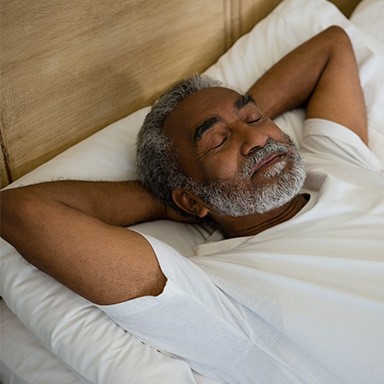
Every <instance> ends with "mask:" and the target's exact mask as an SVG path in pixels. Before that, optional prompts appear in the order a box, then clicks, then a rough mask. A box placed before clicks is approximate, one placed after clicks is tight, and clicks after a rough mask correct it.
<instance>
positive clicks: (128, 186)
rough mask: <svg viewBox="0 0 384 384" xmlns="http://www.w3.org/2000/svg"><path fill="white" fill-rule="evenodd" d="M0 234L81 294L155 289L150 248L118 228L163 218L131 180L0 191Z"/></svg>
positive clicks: (159, 281) (115, 298)
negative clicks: (0, 204)
mask: <svg viewBox="0 0 384 384" xmlns="http://www.w3.org/2000/svg"><path fill="white" fill-rule="evenodd" d="M1 202H2V207H1V208H2V209H1V224H2V227H1V229H2V237H3V238H4V239H5V240H7V241H8V242H9V243H11V244H12V245H13V246H14V247H15V248H16V249H17V250H18V251H19V252H20V253H21V254H22V255H23V256H24V257H25V258H26V259H27V260H28V261H29V262H31V263H32V264H34V265H35V266H36V267H37V268H39V269H41V270H42V271H44V272H46V273H47V274H49V275H50V276H52V277H53V278H55V279H56V280H58V281H60V282H61V283H62V284H63V285H65V286H67V287H68V288H70V289H71V290H73V291H75V292H77V293H78V294H80V295H82V296H83V297H85V298H87V299H89V300H90V301H93V302H95V303H98V304H112V303H117V302H121V301H125V300H128V299H132V298H135V297H139V296H144V295H158V294H160V293H161V292H162V290H163V288H164V285H165V282H166V278H165V276H164V275H163V273H162V271H161V269H160V266H159V265H158V262H157V258H156V256H155V254H154V251H153V249H152V248H151V246H150V244H149V243H148V242H147V240H146V239H145V238H144V237H143V236H141V235H140V234H138V233H136V232H134V231H130V230H128V229H126V228H123V226H126V225H130V224H135V223H138V222H142V221H149V220H155V219H160V218H164V216H165V215H166V211H165V208H164V206H163V205H162V204H161V203H160V202H159V201H158V200H156V199H155V198H154V197H153V196H152V195H151V194H150V193H149V192H148V191H147V190H146V189H145V188H144V187H143V186H142V184H141V183H139V182H137V181H132V182H83V181H60V182H51V183H43V184H36V185H32V186H28V187H22V188H14V189H8V190H5V191H2V192H1Z"/></svg>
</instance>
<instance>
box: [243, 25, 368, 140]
mask: <svg viewBox="0 0 384 384" xmlns="http://www.w3.org/2000/svg"><path fill="white" fill-rule="evenodd" d="M261 54H262V53H261ZM248 93H249V94H250V95H251V96H253V98H254V99H255V100H256V103H257V105H258V107H259V108H260V110H261V111H262V112H263V113H264V114H265V115H267V116H268V117H270V118H272V119H273V118H275V117H277V116H278V115H280V114H282V113H283V112H286V111H288V110H290V109H294V108H297V107H306V112H307V118H322V119H327V120H331V121H334V122H336V123H339V124H341V125H343V126H345V127H347V128H349V129H350V130H352V131H354V132H355V133H356V134H357V135H359V136H360V138H361V139H362V140H363V141H364V142H365V143H367V117H366V109H365V102H364V96H363V91H362V88H361V85H360V80H359V73H358V67H357V64H356V59H355V56H354V52H353V48H352V45H351V42H350V39H349V37H348V35H347V34H346V33H345V31H344V30H343V29H341V28H340V27H336V26H333V27H330V28H328V29H326V30H324V31H323V32H321V33H320V34H318V35H316V36H314V37H313V38H311V39H310V40H308V41H306V42H305V43H303V44H301V45H300V46H299V47H297V48H296V49H294V50H293V51H291V52H290V53H288V54H287V55H286V56H285V57H283V58H282V59H281V60H280V61H279V62H277V63H276V64H275V65H274V66H272V67H271V68H270V69H269V70H268V71H267V72H266V73H265V74H264V75H263V76H261V77H260V78H259V79H258V80H257V81H256V82H255V84H254V85H253V86H252V87H251V89H250V90H249V91H248Z"/></svg>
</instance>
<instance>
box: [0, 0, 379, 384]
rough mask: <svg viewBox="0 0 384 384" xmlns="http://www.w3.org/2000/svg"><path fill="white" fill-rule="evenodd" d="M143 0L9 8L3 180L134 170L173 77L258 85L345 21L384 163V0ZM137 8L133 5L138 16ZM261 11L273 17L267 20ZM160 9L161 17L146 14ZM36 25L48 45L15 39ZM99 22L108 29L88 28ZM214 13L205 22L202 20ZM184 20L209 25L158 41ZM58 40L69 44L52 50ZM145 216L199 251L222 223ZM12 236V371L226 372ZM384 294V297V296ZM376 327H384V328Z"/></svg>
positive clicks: (192, 378)
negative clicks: (173, 350) (87, 294)
mask: <svg viewBox="0 0 384 384" xmlns="http://www.w3.org/2000/svg"><path fill="white" fill-rule="evenodd" d="M138 3H139V2H137V3H135V2H125V3H124V2H123V3H119V4H118V5H113V6H107V5H106V4H104V5H100V6H102V9H101V10H99V11H100V12H104V13H105V14H107V15H109V16H110V17H111V18H113V20H114V23H113V24H108V25H106V23H107V22H108V18H101V17H100V13H98V12H96V11H93V10H92V5H91V2H86V1H85V2H84V3H83V5H82V7H84V8H82V11H83V13H80V14H77V15H76V17H74V16H75V14H74V13H73V11H71V10H70V9H69V7H68V6H60V5H59V2H55V1H54V2H52V4H54V5H55V8H54V11H55V12H51V10H52V8H49V6H48V4H47V2H45V1H37V2H33V4H32V3H31V4H27V3H25V4H24V3H20V4H19V5H18V6H14V7H12V6H4V7H2V16H1V17H2V18H4V23H2V24H3V25H4V26H3V27H2V28H4V31H5V32H8V34H9V31H10V30H12V28H11V26H12V25H13V24H12V23H14V32H15V33H14V35H15V36H12V39H11V41H8V42H7V43H6V44H5V45H4V47H5V52H6V53H5V54H4V59H3V62H2V71H3V74H4V76H3V81H4V80H8V81H9V83H10V84H12V87H14V88H11V87H10V86H9V87H8V86H7V84H5V86H4V92H3V96H2V97H3V101H2V116H3V119H2V131H1V134H2V136H1V138H2V139H1V144H2V183H3V185H6V184H8V183H10V186H16V185H26V184H30V183H34V182H39V181H44V180H57V179H67V178H74V179H84V180H126V179H133V178H135V142H136V135H137V132H138V129H139V128H140V125H141V123H142V121H143V119H144V116H145V114H146V113H147V112H148V110H149V105H150V104H151V103H152V102H153V101H154V100H155V98H156V97H157V96H158V95H159V93H160V92H161V91H162V90H163V89H164V88H165V87H166V86H168V85H169V84H170V83H171V82H173V81H174V80H176V79H177V78H181V77H183V76H186V75H188V74H190V73H193V72H203V71H204V72H205V73H207V74H210V75H212V76H214V77H216V78H219V79H221V80H223V81H224V82H225V83H227V84H228V85H229V86H231V87H233V88H236V89H243V90H245V89H247V88H248V87H249V86H250V85H251V84H252V83H253V81H254V79H255V78H257V77H258V76H260V75H261V74H262V73H263V72H264V71H265V70H266V69H267V68H268V67H269V66H270V65H272V64H273V63H274V62H275V61H277V60H278V59H279V58H280V57H282V56H283V55H284V54H285V53H287V52H288V51H290V50H291V49H292V48H294V47H295V46H297V45H298V44H299V43H300V42H302V41H304V40H306V39H307V38H309V37H310V36H312V35H314V34H315V33H317V32H319V31H320V30H322V29H324V28H326V27H327V26H329V25H332V24H337V25H340V26H342V27H343V28H345V29H346V30H347V32H348V34H349V35H350V37H351V39H352V42H353V45H354V48H355V51H356V55H357V59H358V64H359V69H360V76H361V81H362V84H363V88H364V94H365V99H366V104H367V109H368V119H369V147H370V149H371V150H372V151H373V152H374V153H375V154H376V156H377V157H378V158H379V159H380V160H381V162H382V172H384V94H383V92H382V89H383V86H384V1H383V0H362V1H360V2H359V3H358V4H357V6H356V8H354V6H355V5H356V4H353V5H352V3H353V2H348V1H345V2H344V3H343V2H340V1H339V2H335V3H336V4H337V5H338V6H339V7H340V9H342V10H343V11H344V13H345V14H347V15H348V16H349V15H350V18H349V19H348V18H347V17H346V16H345V14H343V13H342V12H341V11H340V9H339V8H337V7H336V6H335V5H333V4H332V3H330V2H328V1H326V0H311V1H307V0H284V1H282V2H279V1H275V2H269V3H268V6H269V7H270V8H268V6H266V5H265V4H267V2H262V1H260V2H257V1H255V2H248V1H244V2H237V1H223V2H217V3H220V8H217V6H215V5H214V2H199V1H196V2H183V3H184V4H186V3H188V4H189V5H188V6H184V7H181V6H180V7H178V6H177V4H179V3H181V2H179V3H178V2H177V1H165V2H160V3H156V4H157V5H156V7H157V6H159V7H160V8H158V9H157V8H156V12H157V15H155V16H156V17H155V16H154V15H153V10H154V8H153V7H154V2H151V1H148V2H140V3H141V4H140V6H139V5H138ZM272 3H273V4H272ZM278 3H279V4H278ZM207 4H209V5H207ZM274 6H276V8H274V9H273V10H272V9H271V8H273V7H274ZM29 8H30V9H29ZM353 8H354V9H353ZM123 11H124V12H123ZM170 14H172V17H171V16H170ZM37 15H40V16H39V17H38V18H37V19H34V18H33V17H34V16H35V17H37ZM127 15H133V17H132V18H131V19H129V22H127V20H126V17H127ZM167 15H168V16H167ZM183 15H184V17H182V16H183ZM262 16H266V17H265V18H263V19H262V20H261V21H259V19H260V18H261V17H262ZM148 18H150V20H151V22H153V23H154V24H152V25H153V29H152V28H151V29H148V28H149V27H148V22H144V21H145V20H149V19H148ZM197 19H198V20H197ZM209 20H212V22H211V23H207V21H209ZM2 21H3V20H2ZM59 22H60V23H61V24H60V25H61V27H60V28H58V29H57V28H56V29H55V33H56V34H55V33H53V35H52V36H50V35H49V34H47V32H48V31H49V28H51V27H52V25H53V24H52V23H59ZM168 23H174V24H175V27H174V29H172V30H170V29H167V28H165V27H164V26H165V25H168ZM37 24H39V26H38V27H37V29H38V32H39V33H40V34H41V33H42V32H45V33H46V35H44V36H43V37H41V36H40V35H39V37H38V39H40V40H39V41H40V42H41V43H43V44H44V45H43V46H42V47H41V49H40V48H39V49H40V50H38V51H36V55H35V56H34V55H33V54H31V51H29V53H28V54H27V53H25V52H22V50H20V49H15V48H14V47H16V46H17V43H18V42H19V41H21V40H20V39H22V38H25V37H26V35H28V36H31V38H37V37H36V36H34V35H33V33H35V32H34V29H33V27H34V26H35V27H36V25H37ZM208 25H209V26H208ZM253 25H254V26H253ZM91 26H92V28H95V30H94V31H93V32H92V33H93V35H92V36H93V39H92V40H90V41H88V40H86V37H87V36H89V34H87V32H88V33H89V31H88V30H87V28H91ZM202 26H204V28H205V29H204V33H198V32H196V29H199V30H200V29H201V28H202ZM69 27H71V28H74V27H76V28H80V31H78V32H76V36H77V40H76V44H72V45H71V44H70V43H69V42H68V39H69V38H70V36H72V35H73V33H74V32H73V31H72V30H70V31H67V29H68V28H69ZM28 28H30V29H28ZM119 28H121V29H120V30H119ZM71 31H72V32H71ZM106 31H107V32H108V34H110V35H108V36H109V37H110V38H108V36H107V32H106ZM127 31H130V33H132V31H134V33H133V34H131V35H129V38H128V40H126V39H123V38H122V40H119V39H120V37H119V36H120V35H119V34H120V33H121V34H124V33H127ZM153 31H155V32H153ZM162 31H167V32H162ZM248 31H249V32H248ZM149 32H150V33H149ZM182 32H186V34H189V35H193V34H194V33H196V36H189V38H190V40H189V41H188V40H183V38H179V39H177V40H176V42H175V43H174V44H173V45H172V44H170V43H169V44H168V45H167V43H165V44H163V45H162V47H161V49H162V50H156V49H157V46H158V45H159V44H160V42H161V41H162V40H167V38H168V39H170V36H172V34H175V33H182ZM140 34H142V35H144V36H146V38H142V39H141V38H140ZM157 34H158V35H157ZM2 35H4V34H2ZM148 35H151V38H147V36H148ZM111 36H112V37H111ZM240 36H241V37H240ZM6 37H7V38H8V37H9V35H6ZM2 39H4V37H2ZM125 43H129V46H128V48H126V50H124V49H122V45H124V44H125ZM187 43H188V44H190V45H189V50H188V53H186V51H185V44H187ZM2 44H3V41H2ZM52 44H61V45H60V46H52ZM160 45H161V44H160ZM143 47H145V48H143ZM254 47H257V48H258V49H257V52H256V50H255V49H254ZM48 48H49V49H51V50H54V51H55V52H56V53H57V55H56V56H44V49H48ZM148 52H151V54H148ZM160 52H161V53H160ZM258 52H263V54H262V55H258ZM102 53H104V55H102ZM39 55H40V56H39ZM34 57H35V58H36V57H37V58H38V62H37V63H35V62H34V61H33V60H34ZM42 58H44V61H41V60H42ZM59 59H60V60H61V61H60V60H59ZM23 60H24V61H23ZM39 60H40V61H39ZM124 60H125V61H124ZM216 60H217V61H216ZM122 61H123V63H122ZM142 62H143V63H144V62H145V63H146V64H145V65H143V64H141V63H142ZM91 63H92V64H91ZM148 63H149V64H148ZM43 64H44V68H42V67H41V66H42V65H43ZM69 64H70V65H72V67H70V66H69ZM39 65H40V67H39ZM159 65H161V68H157V67H158V66H159ZM25 66H30V67H28V68H23V67H25ZM87 66H88V67H89V66H92V70H93V72H92V71H89V68H88V71H87V70H86V67H87ZM63 68H65V70H64V69H63ZM95 68H96V69H97V71H96V70H95ZM41 74H44V75H45V76H50V77H51V81H52V79H55V89H52V87H51V88H47V84H45V83H44V81H41V83H39V87H38V88H39V89H36V90H33V89H32V90H31V88H30V86H31V84H34V85H35V86H36V85H37V84H38V83H37V80H38V78H39V75H41ZM58 74H60V76H59V77H57V76H58ZM28 76H32V77H33V79H32V80H31V79H30V78H29V77H28ZM89 84H91V86H90V85H89ZM50 86H52V83H50ZM63 87H64V89H63ZM34 100H35V101H34ZM15 101H20V103H21V104H20V105H17V103H16V102H15ZM59 106H62V108H59ZM91 106H92V108H91ZM303 119H304V114H303V111H301V110H295V111H291V112H288V113H286V114H284V115H283V116H280V117H279V118H278V119H276V120H277V123H278V124H279V125H280V126H281V127H282V128H283V130H284V131H286V132H287V133H288V134H290V135H291V136H292V137H293V139H294V141H295V142H296V143H297V144H298V145H300V141H301V137H302V126H303ZM52 156H54V157H52ZM137 228H138V229H139V230H140V231H143V232H144V233H148V234H150V235H153V236H156V237H158V238H160V239H163V240H165V241H167V242H168V243H170V244H171V245H173V246H174V247H175V248H176V249H178V250H180V251H181V252H182V253H183V254H185V255H186V256H189V255H192V254H193V247H194V246H195V245H197V244H199V243H201V242H202V241H204V240H205V239H206V238H207V237H209V236H210V234H211V232H210V229H209V228H207V227H202V226H198V225H189V224H180V223H174V222H167V221H162V222H154V223H145V224H140V225H138V226H137ZM1 241H2V242H1V271H0V274H1V278H0V294H1V297H2V300H1V301H0V309H1V318H0V320H1V322H0V326H1V330H0V332H1V333H0V334H1V355H0V380H1V382H2V383H3V384H24V383H30V384H37V383H54V382H55V383H78V384H80V383H113V384H119V383H146V384H147V383H148V384H149V383H178V384H182V383H200V384H213V383H217V381H215V380H213V379H211V378H208V377H205V376H202V375H200V374H198V373H196V372H194V371H192V370H191V369H190V368H189V367H188V365H187V364H186V363H185V362H183V361H180V360H178V359H176V358H174V357H172V356H169V355H167V354H166V353H161V352H159V351H157V350H155V349H153V348H151V347H149V346H147V345H145V344H144V343H142V342H141V341H140V340H138V339H136V338H135V337H133V336H132V335H130V334H129V333H127V332H125V331H123V330H122V329H121V328H120V327H119V326H118V325H117V324H115V323H114V322H113V321H112V320H110V319H109V318H108V317H107V316H106V315H105V314H104V313H103V312H102V311H101V310H99V309H98V308H96V307H95V306H94V305H92V304H91V303H89V302H88V301H87V300H85V299H83V298H81V297H79V296H78V295H76V294H74V293H73V292H71V291H69V290H68V289H66V288H65V287H63V286H62V285H60V284H59V283H57V282H56V281H54V280H53V279H51V278H50V277H48V276H47V275H45V274H43V273H42V272H40V271H38V270H37V269H36V268H34V267H33V266H31V265H30V264H29V263H27V262H26V261H25V260H24V259H23V258H22V257H21V256H20V255H19V254H18V253H17V252H16V251H15V249H14V248H13V247H11V246H10V245H9V244H7V243H6V242H5V241H3V240H1ZM382 251H383V253H384V250H382ZM383 288H384V285H383ZM382 299H383V298H382ZM381 303H382V305H383V306H384V299H383V300H382V301H381ZM382 320H383V321H384V312H383V319H382ZM377 337H379V338H383V332H382V333H381V334H378V335H377ZM383 343H384V340H383ZM382 352H383V354H382V355H381V356H380V355H378V356H375V359H376V360H377V361H383V360H384V351H382ZM382 374H384V373H383V370H382V369H376V370H375V372H373V373H372V374H371V376H370V378H371V380H376V379H377V380H378V381H376V382H379V381H380V379H381V381H382V380H384V377H383V376H381V375H382ZM375 375H376V376H375ZM370 382H372V383H373V382H374V381H370Z"/></svg>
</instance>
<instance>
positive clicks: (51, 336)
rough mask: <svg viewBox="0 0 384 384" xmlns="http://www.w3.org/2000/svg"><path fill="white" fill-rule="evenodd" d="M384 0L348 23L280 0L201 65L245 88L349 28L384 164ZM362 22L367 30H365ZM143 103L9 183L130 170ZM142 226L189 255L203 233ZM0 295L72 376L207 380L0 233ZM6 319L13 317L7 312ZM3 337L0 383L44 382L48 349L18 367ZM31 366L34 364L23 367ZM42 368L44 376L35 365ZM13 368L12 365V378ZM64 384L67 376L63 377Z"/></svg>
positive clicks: (374, 142) (298, 125)
mask: <svg viewBox="0 0 384 384" xmlns="http://www.w3.org/2000/svg"><path fill="white" fill-rule="evenodd" d="M383 3H384V1H383V0H375V1H372V0H366V1H365V2H362V3H361V4H360V6H359V8H358V10H357V11H359V12H357V11H356V13H355V14H354V15H353V17H352V19H351V20H352V22H351V21H349V20H347V19H346V18H345V17H344V16H343V15H342V14H341V13H340V12H339V11H338V9H337V8H336V7H334V6H333V5H331V4H330V3H328V2H327V1H325V0H311V1H308V0H285V1H284V2H283V3H282V4H281V5H280V6H279V7H278V8H276V9H275V11H274V12H272V13H271V14H270V15H269V16H268V17H267V18H266V19H264V20H263V21H262V22H260V23H259V24H257V25H256V26H255V27H254V29H253V30H252V31H251V32H250V33H249V34H247V35H246V36H244V37H242V38H241V39H240V40H239V41H238V42H237V43H236V44H235V45H234V47H232V48H231V49H230V50H229V51H228V52H227V53H226V54H225V55H223V57H222V58H221V59H220V60H219V61H218V63H216V64H215V65H213V66H212V67H211V68H209V69H208V71H207V73H208V74H211V75H212V76H215V77H218V78H219V79H221V80H223V81H224V82H226V83H228V84H229V85H230V86H232V87H235V88H240V89H242V90H246V89H248V88H249V86H250V85H251V84H252V83H253V82H254V80H255V79H256V78H257V77H259V76H260V75H261V74H262V73H263V72H264V71H265V70H266V69H267V68H268V67H270V66H271V65H272V64H273V63H274V62H275V61H277V60H278V59H279V58H280V57H282V56H283V55H284V54H285V53H287V52H288V51H290V50H291V49H292V48H294V47H295V46H296V45H298V44H299V43H300V42H302V41H304V40H306V39H308V38H309V37H310V36H312V35H314V34H315V33H317V32H319V31H320V30H322V29H324V28H326V27H327V26H329V25H331V24H338V25H341V26H342V27H344V28H345V29H346V30H347V32H348V33H349V35H350V36H351V39H352V42H353V45H354V48H355V51H356V55H357V59H358V64H359V68H360V76H361V81H362V84H363V88H364V93H365V99H366V104H367V109H368V118H369V147H370V148H371V150H372V151H373V152H374V153H375V154H376V155H377V156H378V157H379V159H380V160H381V161H382V164H383V165H384V91H383V90H384V40H381V41H380V40H379V39H377V38H375V36H376V37H377V36H380V35H381V38H382V39H384V36H383V31H384V25H383V23H384V15H383V13H384V4H383ZM369 7H373V8H369ZM369 9H370V11H369ZM373 9H374V10H375V11H374V12H372V10H373ZM380 12H381V14H380ZM354 20H356V22H355V21H354ZM380 24H381V26H380ZM364 25H368V27H369V28H364ZM375 25H376V27H375ZM363 29H364V30H363ZM372 32H374V33H375V36H373V35H372ZM147 111H148V108H144V109H142V110H139V111H137V112H136V113H133V114H132V115H130V116H128V117H126V118H124V119H122V120H120V121H118V122H116V123H114V124H112V125H110V126H108V127H106V128H105V129H103V130H102V131H100V132H98V133H97V134H95V135H93V136H91V137H90V138H88V139H87V140H85V141H83V142H82V143H80V144H78V145H76V146H74V147H73V148H71V149H69V150H67V151H66V152H64V153H63V154H61V155H59V156H58V157H56V158H55V159H53V160H51V161H50V162H48V163H46V164H45V165H43V166H41V167H40V168H38V169H37V170H35V171H33V172H31V173H30V174H28V175H26V176H25V177H23V178H21V179H20V180H18V181H17V182H16V183H14V185H22V184H28V183H32V182H36V181H43V180H53V179H59V178H76V179H92V180H94V179H104V180H122V179H129V178H134V177H135V167H134V164H135V158H134V156H135V140H136V134H137V131H138V129H139V127H140V125H141V122H142V120H143V118H144V116H145V114H146V113H147ZM303 118H304V114H303V111H300V110H296V111H292V112H289V113H287V114H285V115H284V116H281V117H279V118H278V119H277V120H276V121H277V123H278V124H279V125H280V126H281V127H282V128H283V129H284V130H285V131H286V132H287V133H289V134H290V135H291V136H292V137H293V138H294V140H295V141H296V142H297V143H300V140H301V137H302V122H303ZM383 169H384V166H383ZM140 228H141V230H144V231H145V232H147V233H150V234H152V235H153V236H155V237H158V238H160V239H163V240H165V241H167V242H168V243H171V244H172V245H174V246H175V247H176V248H178V249H179V250H181V251H182V252H184V253H186V254H190V253H191V252H192V248H193V246H194V245H196V244H197V243H199V242H201V241H202V240H204V239H205V238H206V237H207V236H208V235H209V234H208V232H207V231H205V230H204V229H202V228H200V227H198V226H192V225H183V224H179V223H172V222H162V223H161V225H159V223H147V224H142V225H140ZM170 234H172V235H170ZM383 288H384V283H383ZM383 290H384V289H383ZM0 294H1V296H2V297H3V299H4V301H5V303H6V304H7V306H8V307H9V308H10V309H11V310H12V312H14V313H15V314H16V316H17V317H18V318H19V319H20V320H21V321H22V322H23V323H24V324H25V325H26V327H27V328H28V329H29V330H30V331H31V333H32V334H34V335H35V336H36V337H37V339H38V340H40V342H41V343H42V345H44V346H45V348H46V349H47V350H48V351H50V352H51V353H53V355H55V356H56V357H58V359H59V360H60V361H61V362H62V363H63V365H60V364H59V365H58V367H56V368H55V369H56V370H57V371H58V372H59V371H62V372H63V376H61V377H62V378H63V377H64V376H65V377H68V378H69V377H70V376H71V373H68V372H69V371H68V370H67V369H66V368H65V366H68V367H70V369H71V370H73V371H74V372H76V374H74V375H73V376H71V377H72V379H73V382H74V383H75V382H92V383H113V384H119V383H145V384H150V383H178V384H183V383H204V384H208V383H213V381H212V380H210V379H207V378H204V377H202V376H200V375H197V374H196V373H194V372H192V371H191V370H190V368H189V367H188V365H187V364H186V363H184V362H182V361H179V360H176V359H173V358H171V357H169V356H167V355H165V354H162V353H160V352H158V351H156V350H154V349H153V348H151V347H148V346H146V345H144V344H143V343H141V342H140V341H138V340H137V339H135V338H134V337H133V336H131V335H130V334H128V333H127V332H124V331H123V330H122V329H121V328H119V327H118V326H117V325H116V324H115V323H113V322H112V321H111V320H110V319H109V318H108V317H107V316H106V315H105V314H104V313H103V312H101V311H100V310H99V309H97V308H96V307H95V306H93V305H92V304H91V303H89V302H88V301H87V300H85V299H83V298H81V297H79V296H78V295H76V294H74V293H73V292H71V291H69V290H68V289H66V288H65V287H63V286H62V285H60V284H59V283H57V282H56V281H55V280H53V279H51V278H50V277H48V276H47V275H45V274H44V273H42V272H40V271H38V270H37V269H36V268H34V267H33V266H31V265H30V264H29V263H27V262H26V261H24V259H23V258H22V257H21V256H20V255H19V254H18V253H17V252H16V251H15V250H14V249H13V248H12V247H11V246H10V245H9V244H7V243H6V242H4V241H3V240H2V243H1V271H0ZM4 310H5V309H4ZM9 319H11V316H10V317H7V318H6V320H7V321H10V320H9ZM7 321H3V322H2V325H3V324H5V323H7ZM383 323H384V319H383ZM4 329H5V328H4ZM3 332H4V330H3ZM5 340H6V341H7V342H8V346H7V347H5V346H4V344H3V345H2V351H1V352H2V353H1V365H0V370H1V374H2V378H3V380H4V382H5V383H6V382H9V383H11V379H10V378H11V377H13V378H14V379H13V380H15V381H14V382H17V379H15V377H16V376H17V377H19V378H21V377H22V376H23V375H24V376H25V377H28V375H29V377H30V378H33V379H30V380H28V381H24V379H20V381H18V382H31V383H32V382H35V383H38V382H39V381H40V382H43V381H42V380H43V379H44V377H45V376H44V368H41V363H40V362H41V361H47V360H46V359H48V360H49V359H50V358H51V357H50V356H52V355H51V354H50V353H48V354H45V352H44V350H43V351H42V352H40V356H44V357H41V358H40V360H38V358H37V356H38V354H36V355H35V354H33V355H32V354H30V353H28V358H29V359H36V364H35V365H33V364H32V365H31V364H30V365H28V364H27V365H26V368H23V364H22V363H21V361H22V359H23V358H24V357H22V358H21V360H20V358H19V357H18V356H25V355H24V354H23V353H24V352H25V351H22V350H19V351H18V352H17V350H16V349H15V348H12V346H13V345H14V344H13V343H16V342H17V338H16V337H15V338H14V339H12V338H10V337H8V338H7V337H5ZM20 344H21V342H20ZM33 350H38V347H37V346H34V349H33ZM9 351H12V352H9ZM31 366H32V367H36V369H35V370H33V372H32V371H29V372H28V369H29V370H30V369H31V368H30V367H31ZM39 367H40V369H41V372H40V374H38V372H37V371H39ZM23 369H24V371H23ZM46 369H48V368H46ZM26 370H27V371H26ZM11 372H17V373H16V374H15V375H14V376H12V374H11ZM68 375H69V376H68ZM24 376H23V377H24ZM383 379H384V378H383ZM5 380H7V381H5ZM60 380H61V379H60ZM57 382H64V381H57ZM65 382H67V381H65ZM68 382H72V381H70V379H68Z"/></svg>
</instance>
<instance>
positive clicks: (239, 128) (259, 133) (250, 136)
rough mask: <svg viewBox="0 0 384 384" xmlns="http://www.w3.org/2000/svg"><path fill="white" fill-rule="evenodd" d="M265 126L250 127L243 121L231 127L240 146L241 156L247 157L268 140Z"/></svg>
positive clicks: (261, 124)
mask: <svg viewBox="0 0 384 384" xmlns="http://www.w3.org/2000/svg"><path fill="white" fill-rule="evenodd" d="M265 128H267V127H266V126H265V124H263V123H260V124H257V125H250V124H247V123H245V122H243V121H241V120H240V121H238V122H237V124H236V125H235V126H234V127H233V129H234V132H233V133H235V134H236V136H237V137H238V139H239V141H240V145H241V154H242V155H243V156H247V155H249V154H250V153H251V152H253V151H254V150H257V149H260V148H263V147H264V146H265V144H266V143H267V140H268V139H269V136H268V133H267V131H266V129H265Z"/></svg>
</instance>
